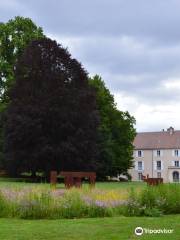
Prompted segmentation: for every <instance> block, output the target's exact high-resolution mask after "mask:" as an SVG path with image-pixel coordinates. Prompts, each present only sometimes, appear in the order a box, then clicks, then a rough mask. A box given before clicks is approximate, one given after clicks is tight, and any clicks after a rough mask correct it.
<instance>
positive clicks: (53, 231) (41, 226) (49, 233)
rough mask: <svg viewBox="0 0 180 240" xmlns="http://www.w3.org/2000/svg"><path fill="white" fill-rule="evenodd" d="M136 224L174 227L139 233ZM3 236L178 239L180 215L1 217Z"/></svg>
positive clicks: (20, 239) (22, 239)
mask: <svg viewBox="0 0 180 240" xmlns="http://www.w3.org/2000/svg"><path fill="white" fill-rule="evenodd" d="M137 226H141V227H143V228H150V229H159V228H162V229H164V228H166V229H174V232H173V233H172V234H143V235H142V236H136V235H135V234H134V229H135V228H136V227H137ZM0 239H1V240H49V239H51V240H75V239H78V240H131V239H151V240H158V239H162V240H164V239H165V240H166V239H167V240H168V239H171V240H179V239H180V216H179V215H169V216H163V217H160V218H147V217H115V218H94V219H73V220H32V221H29V220H17V219H0Z"/></svg>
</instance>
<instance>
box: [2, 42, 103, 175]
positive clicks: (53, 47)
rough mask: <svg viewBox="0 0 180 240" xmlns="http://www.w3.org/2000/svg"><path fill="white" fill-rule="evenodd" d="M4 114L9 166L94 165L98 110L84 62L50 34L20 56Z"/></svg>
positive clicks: (44, 168) (80, 167)
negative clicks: (53, 39)
mask: <svg viewBox="0 0 180 240" xmlns="http://www.w3.org/2000/svg"><path fill="white" fill-rule="evenodd" d="M8 97H9V98H10V104H9V105H8V107H7V110H6V114H5V117H4V139H5V140H4V142H5V157H6V167H7V170H8V171H9V173H10V174H11V175H14V174H16V173H17V172H19V173H20V172H22V171H32V172H35V171H39V170H40V171H45V172H46V173H48V172H49V170H52V169H56V170H94V169H96V167H97V164H98V162H97V154H98V149H97V143H96V139H97V128H98V123H99V114H98V109H97V106H96V96H95V91H94V88H93V87H91V86H90V85H89V83H88V76H87V73H86V71H85V70H84V69H83V67H82V66H81V64H80V63H79V62H78V61H77V60H76V59H73V58H72V57H71V55H70V54H69V53H68V51H67V50H66V49H64V48H63V47H62V46H61V45H58V44H57V43H56V42H55V41H52V40H50V39H46V38H44V39H40V40H34V41H32V42H31V43H30V44H29V45H28V47H27V48H26V49H25V51H24V53H23V54H22V56H21V57H19V58H18V61H17V64H16V68H15V83H14V84H13V86H12V88H11V91H10V92H9V94H8Z"/></svg>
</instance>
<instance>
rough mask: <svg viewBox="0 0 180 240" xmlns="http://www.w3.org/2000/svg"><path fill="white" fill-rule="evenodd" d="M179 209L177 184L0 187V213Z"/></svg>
mask: <svg viewBox="0 0 180 240" xmlns="http://www.w3.org/2000/svg"><path fill="white" fill-rule="evenodd" d="M177 213H180V185H179V184H162V185H159V186H155V187H151V186H146V187H144V188H142V189H138V190H137V189H136V188H131V189H125V188H123V189H118V188H117V189H112V190H111V189H96V188H95V189H88V188H83V189H74V188H72V189H69V190H66V189H48V188H43V187H41V186H31V187H26V186H25V185H24V186H23V187H21V188H15V187H14V188H12V187H9V188H8V187H1V189H0V217H16V218H23V219H59V218H86V217H106V216H120V215H124V216H160V215H162V214H177Z"/></svg>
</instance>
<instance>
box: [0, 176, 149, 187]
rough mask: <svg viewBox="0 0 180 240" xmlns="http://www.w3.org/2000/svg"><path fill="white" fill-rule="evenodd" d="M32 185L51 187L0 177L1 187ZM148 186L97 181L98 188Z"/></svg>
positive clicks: (85, 185)
mask: <svg viewBox="0 0 180 240" xmlns="http://www.w3.org/2000/svg"><path fill="white" fill-rule="evenodd" d="M24 186H26V187H32V186H41V187H43V188H50V184H49V183H26V182H18V181H14V180H13V179H10V178H9V179H8V178H0V187H17V188H18V187H24ZM88 186H89V185H88V184H87V183H83V188H87V187H88ZM144 186H146V183H144V182H96V188H98V189H110V190H112V189H127V190H128V189H130V188H139V189H141V188H143V187H144ZM57 188H64V184H63V183H61V184H57Z"/></svg>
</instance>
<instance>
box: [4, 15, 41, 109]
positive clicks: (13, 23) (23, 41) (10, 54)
mask: <svg viewBox="0 0 180 240" xmlns="http://www.w3.org/2000/svg"><path fill="white" fill-rule="evenodd" d="M42 37H44V35H43V31H42V28H40V27H37V26H36V25H35V24H34V23H33V22H32V20H31V19H30V18H23V17H15V18H14V19H11V20H9V21H8V22H7V23H0V100H1V101H3V102H6V103H8V99H7V91H8V90H9V88H10V87H11V85H12V83H13V82H14V70H15V64H16V62H17V58H18V57H19V56H20V55H22V53H23V51H24V49H25V47H26V46H27V45H28V44H29V43H30V42H31V41H32V40H34V39H39V38H42ZM3 108H4V105H0V111H1V110H2V109H3Z"/></svg>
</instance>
